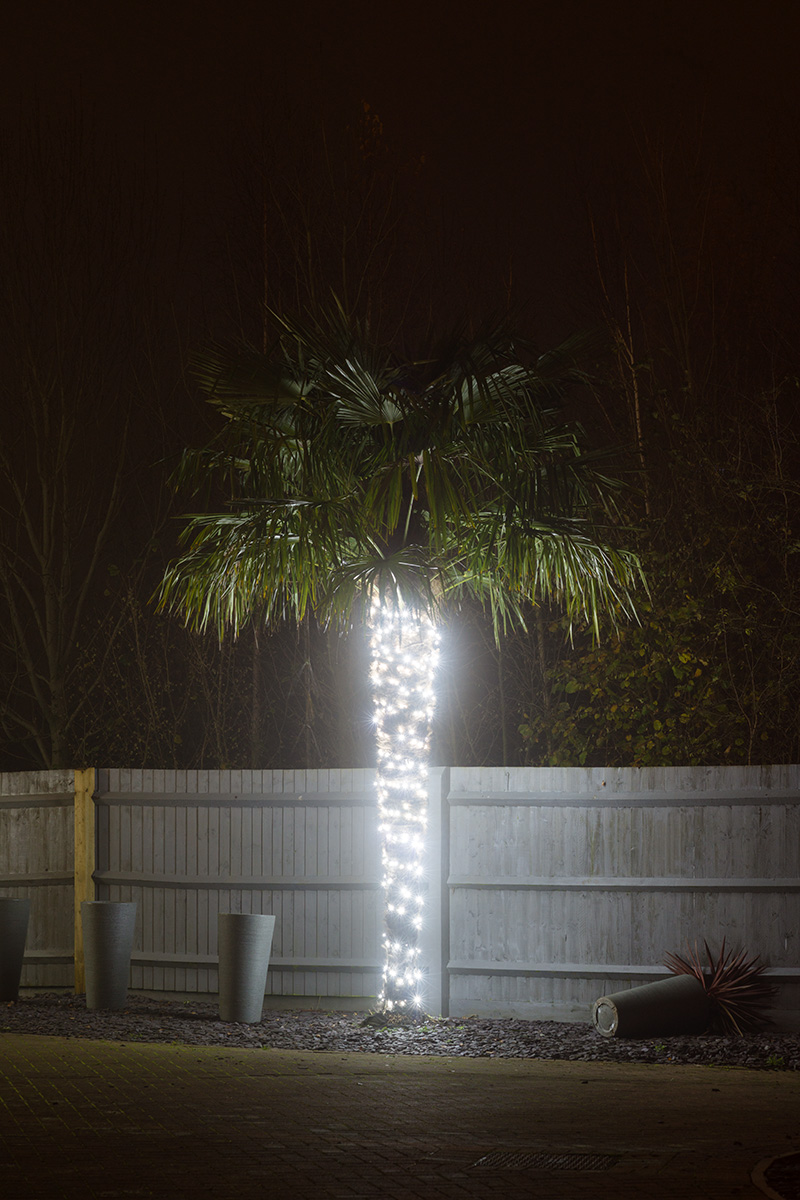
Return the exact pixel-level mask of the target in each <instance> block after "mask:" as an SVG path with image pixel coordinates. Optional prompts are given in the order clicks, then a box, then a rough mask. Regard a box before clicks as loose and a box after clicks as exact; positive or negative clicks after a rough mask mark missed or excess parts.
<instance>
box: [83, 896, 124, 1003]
mask: <svg viewBox="0 0 800 1200" xmlns="http://www.w3.org/2000/svg"><path fill="white" fill-rule="evenodd" d="M81 925H82V927H83V954H84V960H85V964H86V1007H87V1008H103V1009H119V1008H124V1007H125V1004H126V1003H127V1000H128V981H129V978H130V971H131V951H132V950H133V934H134V929H135V926H136V901H135V900H131V901H123V900H84V901H83V902H82V903H81Z"/></svg>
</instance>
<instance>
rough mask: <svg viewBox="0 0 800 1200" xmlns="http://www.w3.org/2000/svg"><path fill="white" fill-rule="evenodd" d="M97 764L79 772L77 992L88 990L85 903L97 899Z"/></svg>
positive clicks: (76, 783) (75, 926) (75, 817)
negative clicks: (95, 885) (82, 905)
mask: <svg viewBox="0 0 800 1200" xmlns="http://www.w3.org/2000/svg"><path fill="white" fill-rule="evenodd" d="M94 787H95V773H94V767H88V768H87V769H86V770H84V771H76V772H75V814H74V836H75V885H74V889H73V890H74V897H75V913H74V929H75V935H74V946H75V950H74V962H75V994H76V995H78V994H80V993H82V992H85V991H86V968H85V962H84V955H83V926H82V925H81V903H82V901H84V900H94V898H95V888H94V869H95V832H94Z"/></svg>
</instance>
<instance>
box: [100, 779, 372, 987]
mask: <svg viewBox="0 0 800 1200" xmlns="http://www.w3.org/2000/svg"><path fill="white" fill-rule="evenodd" d="M98 776H99V787H98V805H99V818H98V854H99V858H98V871H97V872H96V875H95V878H96V880H97V883H98V895H99V897H100V898H108V899H119V900H128V899H130V900H136V901H137V903H138V905H139V914H138V921H137V940H136V943H135V949H134V954H133V964H132V972H131V983H132V986H133V987H134V988H140V989H143V990H148V991H149V990H152V991H162V990H165V991H183V992H215V991H216V990H217V963H216V960H217V914H218V913H219V912H264V913H270V914H274V915H275V918H276V921H275V934H274V938H273V945H272V957H271V960H270V963H271V965H270V970H269V975H268V978H267V994H268V995H274V996H300V997H323V996H324V997H327V996H335V997H357V998H360V999H363V998H371V997H374V996H375V995H376V992H377V978H378V972H379V969H380V919H381V913H380V888H379V866H378V863H379V854H378V842H377V820H376V814H375V807H374V801H373V789H372V774H371V773H370V772H367V771H356V770H351V771H289V772H274V771H270V772H267V771H264V772H262V771H251V772H245V771H238V772H206V773H203V774H202V775H201V774H199V773H197V772H181V771H174V772H166V771H164V772H157V773H155V772H153V773H151V772H123V771H101V772H98Z"/></svg>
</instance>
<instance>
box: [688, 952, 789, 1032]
mask: <svg viewBox="0 0 800 1200" xmlns="http://www.w3.org/2000/svg"><path fill="white" fill-rule="evenodd" d="M703 946H704V947H705V952H706V958H707V959H708V967H707V968H706V967H704V966H703V963H702V961H701V958H700V954H699V953H698V950H697V943H695V946H694V950H692V948H691V947H688V948H687V955H686V958H682V957H681V955H680V954H668V955H667V956H666V957H665V959H664V965H665V966H666V967H668V968H669V969H670V971H672V972H673V974H675V975H694V977H695V978H696V979H698V980H699V981H700V983H702V985H703V987H704V988H705V990H706V994H707V995H708V998H709V999H710V1000H711V1002H712V1005H713V1011H714V1016H713V1018H712V1026H711V1027H712V1029H716V1030H717V1031H718V1032H720V1033H728V1034H731V1033H738V1034H740V1035H741V1034H743V1033H748V1032H750V1031H752V1030H754V1029H757V1028H758V1027H759V1026H760V1025H763V1024H764V1022H765V1020H766V1015H765V1010H766V1009H768V1008H769V1007H770V1006H771V1005H772V1003H773V998H774V996H775V993H776V992H777V990H778V989H777V988H776V987H775V986H774V985H773V984H771V983H767V981H766V980H765V979H764V972H765V971H766V969H767V968H766V965H765V964H762V963H761V962H760V961H759V958H758V956H756V957H755V958H747V956H746V955H745V952H744V950H739V951H738V953H736V954H734V952H733V951H732V950H729V951H728V952H727V953H726V952H725V939H724V938H723V940H722V949H721V950H720V952H719V955H718V956H717V958H716V959H715V958H714V955H713V954H712V953H711V950H710V949H709V945H708V942H705V941H704V942H703Z"/></svg>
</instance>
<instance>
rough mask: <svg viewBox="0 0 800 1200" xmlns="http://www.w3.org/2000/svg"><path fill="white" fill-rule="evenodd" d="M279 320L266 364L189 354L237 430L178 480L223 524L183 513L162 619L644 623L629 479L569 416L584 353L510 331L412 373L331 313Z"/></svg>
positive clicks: (448, 348)
mask: <svg viewBox="0 0 800 1200" xmlns="http://www.w3.org/2000/svg"><path fill="white" fill-rule="evenodd" d="M276 316H277V314H276ZM277 319H278V323H279V326H280V336H279V338H278V341H277V343H276V345H275V347H274V348H273V351H272V352H271V354H270V355H268V356H266V357H265V356H264V355H262V354H260V353H259V352H257V351H255V350H252V349H248V348H246V347H245V348H239V349H238V350H236V351H234V352H232V353H228V352H227V351H224V350H223V349H221V348H219V347H212V348H211V349H210V350H209V351H207V352H205V353H204V354H201V355H198V356H196V358H195V360H194V370H195V372H196V377H197V379H198V381H199V383H200V385H201V387H202V388H203V389H204V390H205V392H206V394H207V396H208V399H209V401H210V402H211V403H212V404H214V405H215V407H216V408H217V409H218V411H219V412H220V413H221V414H222V415H223V417H224V418H225V421H226V425H225V428H224V430H223V431H222V432H221V433H220V435H219V436H218V437H217V438H216V439H215V440H214V442H213V443H212V444H211V445H210V446H208V447H206V448H205V449H202V450H199V451H194V452H189V453H187V455H186V456H185V459H184V462H183V465H182V467H181V470H180V472H179V475H178V482H179V484H180V485H181V486H188V487H190V488H191V490H192V491H193V492H194V494H195V495H197V496H198V497H200V498H202V499H203V500H204V502H205V503H207V504H208V507H209V509H210V508H211V507H212V504H214V503H215V506H216V509H217V511H216V512H213V511H212V512H208V513H205V514H203V513H200V514H195V515H194V516H189V517H187V518H186V527H185V530H184V536H183V540H182V546H183V550H182V554H181V557H180V558H179V559H178V560H177V561H176V562H175V563H174V564H173V565H172V567H171V568H170V570H169V572H168V573H167V575H166V577H165V580H164V583H163V586H162V590H161V603H162V606H165V607H170V608H175V609H178V610H180V611H182V612H183V613H184V615H185V617H186V619H187V620H190V621H193V622H195V623H197V624H199V625H201V626H203V627H206V626H213V627H215V628H217V629H219V630H221V629H223V628H224V627H226V626H229V625H230V626H233V628H234V629H238V628H240V627H241V625H242V623H243V622H244V621H245V620H247V619H249V618H250V617H252V616H253V615H254V614H256V613H258V614H259V615H260V617H262V618H263V619H264V620H269V621H272V620H280V619H282V618H283V617H285V616H287V615H291V616H295V617H296V616H302V614H303V612H304V611H305V610H306V608H307V607H309V606H311V607H312V608H313V609H314V610H315V611H316V612H318V613H319V614H320V616H321V617H322V618H323V619H329V620H347V619H348V614H350V613H352V612H354V611H355V610H356V609H357V608H358V607H359V605H360V604H361V602H362V600H363V599H364V598H365V597H368V596H370V595H374V594H378V595H381V596H385V597H387V598H391V597H397V596H401V595H402V596H403V597H406V596H408V597H409V598H413V600H414V602H415V603H419V604H420V605H422V606H424V607H426V608H428V609H432V608H435V607H436V606H438V605H443V604H447V603H450V602H453V601H456V602H457V600H458V596H459V595H460V594H463V593H466V592H469V593H471V594H472V595H474V596H476V597H478V598H479V599H480V600H481V602H482V603H484V604H485V605H486V606H487V608H488V609H489V610H490V612H491V614H492V620H493V623H494V627H495V632H496V633H497V634H498V636H499V631H500V630H501V629H502V628H505V627H506V626H507V625H509V624H512V625H517V624H520V623H521V622H522V621H524V612H525V608H526V607H527V606H529V605H530V604H532V603H533V604H536V603H540V602H542V601H551V600H553V601H558V602H559V603H560V604H562V605H564V607H565V608H566V611H567V613H568V615H569V616H570V618H571V619H576V620H577V619H582V620H586V621H588V622H589V623H590V625H592V626H593V628H594V629H595V631H596V632H597V633H599V624H600V617H601V615H602V614H604V613H608V614H611V615H612V619H616V617H617V616H618V615H619V614H624V615H627V616H630V615H632V614H633V613H634V597H635V595H636V592H637V591H638V590H640V589H641V587H642V584H643V577H642V571H641V567H640V565H639V562H638V559H637V558H636V556H635V555H634V554H633V553H632V552H631V551H629V550H626V549H624V548H619V547H618V544H617V543H618V541H619V524H618V522H619V513H618V510H617V496H618V495H619V494H620V488H621V486H622V485H621V484H620V481H619V479H618V478H617V477H616V475H615V473H614V472H613V470H611V469H609V460H608V458H607V456H604V455H603V454H600V453H598V452H596V451H593V450H587V448H586V446H585V438H584V437H583V436H582V434H581V431H580V430H579V429H578V428H577V427H576V426H574V425H572V424H570V423H568V422H566V421H565V420H564V418H563V416H562V415H561V413H560V412H559V400H560V396H561V394H562V392H563V390H564V388H565V387H566V386H569V385H571V384H572V383H574V382H575V381H576V380H577V379H579V365H578V359H579V352H580V346H579V344H578V343H577V342H573V343H567V344H565V346H563V347H559V348H558V349H557V350H556V351H552V352H549V353H548V354H546V355H542V354H538V353H536V352H535V351H534V349H533V348H532V347H529V346H527V345H526V344H525V343H524V342H523V341H522V340H520V339H519V338H516V337H515V335H514V333H513V331H512V330H511V328H510V327H509V326H508V325H506V324H504V323H502V322H501V323H500V324H498V325H497V326H495V327H494V328H489V329H486V330H484V331H482V332H481V334H480V335H479V336H478V337H477V338H474V339H468V338H466V337H465V336H464V334H463V331H460V332H458V333H457V334H456V335H454V336H453V337H452V338H451V339H450V340H449V341H448V342H445V343H442V344H440V346H438V347H437V348H435V349H434V350H432V351H430V352H428V353H426V354H425V355H423V356H421V357H420V358H419V359H416V360H412V361H405V362H403V361H398V360H397V359H396V358H395V356H394V355H393V354H392V353H391V352H390V351H388V350H387V349H386V348H385V347H383V346H380V345H379V344H377V343H375V342H374V340H373V339H372V338H371V336H370V331H369V328H368V326H367V325H366V324H365V323H364V322H360V321H357V320H354V319H353V318H352V317H351V316H350V315H349V314H348V313H346V312H345V311H344V309H343V308H342V306H341V305H338V304H336V303H334V305H333V306H332V308H331V309H330V310H329V311H327V312H320V313H317V314H313V315H306V316H305V317H303V318H294V317H287V316H283V317H278V318H277ZM204 484H206V485H207V486H205V487H204ZM214 496H216V502H214V500H213V497H214ZM223 510H224V511H223ZM615 522H616V523H617V527H616V528H614V527H613V525H614V523H615Z"/></svg>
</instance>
